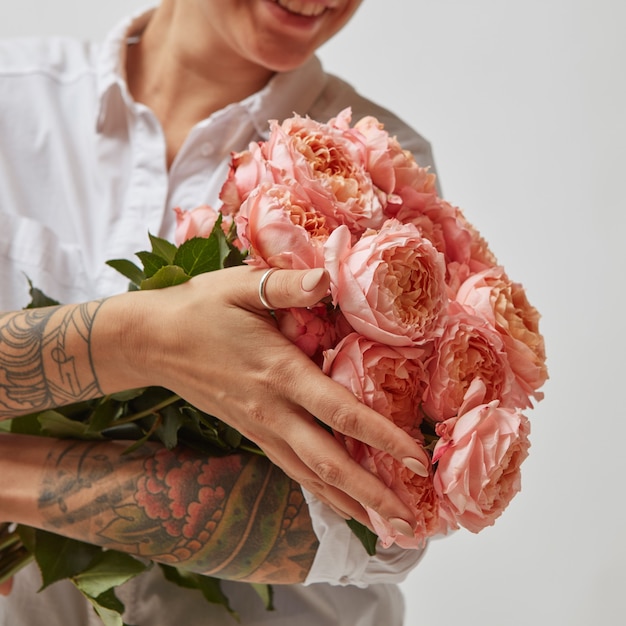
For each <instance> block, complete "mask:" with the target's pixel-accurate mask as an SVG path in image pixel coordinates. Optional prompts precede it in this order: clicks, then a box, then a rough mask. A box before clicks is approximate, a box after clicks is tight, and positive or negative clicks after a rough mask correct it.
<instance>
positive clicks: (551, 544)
mask: <svg viewBox="0 0 626 626" xmlns="http://www.w3.org/2000/svg"><path fill="white" fill-rule="evenodd" d="M143 4H144V3H143V2H139V1H137V0H132V1H131V0H107V1H106V2H102V1H100V2H89V1H86V0H80V1H79V0H56V1H54V2H51V1H50V0H20V1H19V2H12V3H8V2H6V1H5V2H3V3H2V5H0V36H10V35H22V34H69V35H77V36H84V37H90V38H91V37H95V38H101V37H102V36H103V35H104V33H105V32H106V31H107V30H108V29H109V27H110V26H111V25H113V24H114V23H115V22H116V21H117V20H118V18H120V17H121V16H122V15H124V14H125V13H126V12H128V11H131V10H134V9H135V8H137V7H141V6H143ZM625 32H626V3H624V2H623V1H622V0H525V1H524V2H515V3H514V2H507V1H506V0H473V1H472V0H438V1H436V2H435V1H434V0H413V1H411V2H407V1H406V0H365V1H364V3H363V6H362V7H361V8H360V9H359V12H358V13H357V15H356V16H355V18H354V20H353V21H352V22H351V23H350V24H349V25H348V27H347V28H346V29H345V30H344V31H343V32H342V33H340V34H339V35H338V36H337V37H336V38H335V39H334V40H333V41H331V42H330V43H329V44H327V45H326V46H325V47H324V48H323V49H322V51H321V56H322V59H323V61H324V64H325V66H326V68H327V69H328V70H331V71H333V72H334V73H337V74H339V75H340V76H342V77H344V78H347V79H349V80H350V81H351V82H352V83H353V84H354V85H355V86H356V87H357V88H358V89H359V90H360V91H362V92H363V93H364V94H365V95H367V96H369V97H370V98H372V99H374V100H376V101H377V102H379V103H380V104H383V105H385V106H387V107H388V108H391V109H393V110H394V111H395V112H396V113H397V114H399V115H400V116H401V117H403V118H404V119H405V120H406V121H407V122H409V123H410V124H411V125H412V126H413V127H414V128H416V129H417V130H418V131H419V132H421V133H422V134H423V135H424V136H426V137H427V138H428V139H429V140H430V141H431V142H432V143H433V146H434V150H435V159H436V162H437V166H438V170H439V174H440V176H441V182H442V185H443V190H444V196H445V197H446V198H447V199H448V200H450V201H451V202H453V203H454V204H457V205H459V206H461V207H462V208H463V209H464V210H465V213H466V215H467V217H468V218H469V219H470V221H472V222H473V223H474V224H475V225H476V226H477V227H478V228H479V229H480V230H481V232H482V233H483V235H484V236H485V237H486V238H487V240H488V241H489V242H490V244H491V247H492V249H494V251H495V252H496V254H497V255H498V257H499V260H500V261H501V263H502V264H503V265H504V266H505V267H506V268H507V270H508V272H509V274H510V275H511V276H512V278H513V279H515V280H517V281H520V282H522V283H524V285H525V286H526V288H527V292H528V294H529V297H530V299H531V301H532V303H533V304H534V305H535V306H536V307H537V308H538V309H539V310H540V311H541V312H542V314H543V319H542V330H543V333H544V335H545V338H546V346H547V351H548V357H549V361H548V363H549V368H550V375H551V378H550V380H549V382H548V383H547V384H546V386H545V388H544V390H545V393H546V398H545V400H544V401H543V402H542V403H540V404H539V405H538V406H537V408H536V409H535V410H534V411H531V412H529V413H528V416H529V417H530V419H531V423H532V427H533V435H532V444H533V445H532V449H531V456H530V457H529V459H528V460H527V461H526V463H525V465H524V472H523V490H522V492H521V494H519V495H518V496H517V497H516V498H515V500H514V501H513V502H512V504H511V505H510V507H509V508H508V510H507V511H506V512H505V513H504V515H503V516H502V518H500V519H499V520H498V521H497V522H496V525H495V526H494V527H492V528H489V529H487V530H485V531H483V532H482V533H480V534H479V535H472V534H470V533H469V532H467V531H460V532H459V533H457V534H456V535H455V536H453V537H450V538H447V539H444V540H442V541H439V542H436V543H434V544H432V545H431V547H430V548H429V552H428V553H427V555H426V557H425V558H424V560H423V561H422V564H421V565H420V567H418V568H417V569H416V570H415V571H414V572H413V573H412V574H411V575H410V577H409V579H408V580H407V582H406V583H405V584H404V585H403V588H404V591H405V594H406V597H407V604H408V616H407V626H414V625H415V626H417V625H420V624H429V625H430V624H436V625H437V626H456V625H457V624H463V625H464V626H474V625H475V626H528V625H533V626H544V625H550V626H589V625H595V624H602V625H603V626H613V625H616V626H617V625H623V624H626V601H625V596H626V565H625V563H626V537H625V535H626V524H625V520H624V513H623V504H622V502H623V500H624V499H625V498H626V488H625V482H624V481H625V478H626V461H625V458H626V454H625V453H624V444H625V442H626V412H625V410H624V394H623V392H622V391H623V389H622V385H623V384H624V383H625V381H624V374H626V368H625V367H624V353H625V349H626V342H625V340H624V333H625V329H624V321H623V320H624V309H623V308H622V303H623V294H622V292H623V289H624V286H625V284H626V281H625V280H624V274H625V273H626V255H625V253H624V243H623V238H624V234H625V231H626V220H625V218H624V203H623V197H624V193H625V190H624V182H625V181H626V175H625V173H624V170H625V169H626V147H625V146H626V85H625V75H626V67H625V66H626V35H625ZM381 626H385V625H384V624H381Z"/></svg>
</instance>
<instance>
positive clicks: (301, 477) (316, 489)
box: [264, 448, 373, 530]
mask: <svg viewBox="0 0 626 626" xmlns="http://www.w3.org/2000/svg"><path fill="white" fill-rule="evenodd" d="M264 452H265V454H266V455H267V457H268V459H269V460H270V461H272V463H274V465H278V466H279V467H281V468H282V469H283V471H284V472H285V473H286V474H287V475H288V476H289V477H290V478H291V479H292V480H294V481H296V482H297V483H298V484H299V485H301V486H302V487H304V488H305V489H306V490H307V491H309V492H310V493H312V494H313V495H314V496H315V497H316V498H317V499H318V500H320V501H321V502H323V503H324V504H326V505H327V506H328V507H330V508H331V509H332V510H333V511H335V513H337V515H339V516H340V517H342V518H343V519H355V520H357V521H358V522H360V523H361V524H363V525H365V526H368V527H369V528H370V529H371V530H373V528H372V525H371V522H370V519H369V517H368V515H367V512H366V511H365V509H364V508H363V506H362V505H361V504H360V503H359V502H357V501H356V500H355V499H354V498H351V497H350V496H349V495H348V494H346V493H345V492H343V491H340V490H339V489H337V488H336V487H333V486H332V485H329V484H328V483H325V482H323V481H322V480H321V479H320V478H319V476H317V475H316V474H315V473H314V472H313V471H312V470H311V469H310V468H309V467H307V466H306V465H305V464H304V463H303V462H302V461H301V460H300V458H299V457H298V456H297V455H296V454H295V453H294V452H293V450H291V449H289V448H286V449H285V448H281V450H280V453H279V454H278V455H276V454H275V453H273V452H272V451H271V450H270V449H269V448H268V449H267V450H264Z"/></svg>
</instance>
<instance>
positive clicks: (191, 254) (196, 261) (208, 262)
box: [174, 233, 230, 276]
mask: <svg viewBox="0 0 626 626" xmlns="http://www.w3.org/2000/svg"><path fill="white" fill-rule="evenodd" d="M229 252H230V249H229V248H228V244H227V243H226V239H225V238H224V235H223V233H222V236H221V237H219V236H214V235H211V236H210V237H193V238H192V239H188V240H187V241H185V242H184V243H183V244H182V245H181V246H180V248H179V249H178V252H177V253H176V257H175V258H174V263H175V264H176V265H180V267H182V268H183V269H184V270H185V272H187V274H189V275H190V276H197V275H198V274H204V273H206V272H213V271H215V270H219V269H221V268H222V267H223V266H224V265H223V262H224V259H225V258H226V257H227V256H228V253H229Z"/></svg>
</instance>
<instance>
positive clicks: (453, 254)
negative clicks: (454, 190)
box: [395, 194, 496, 298]
mask: <svg viewBox="0 0 626 626" xmlns="http://www.w3.org/2000/svg"><path fill="white" fill-rule="evenodd" d="M421 197H422V199H423V200H424V201H423V202H422V203H421V204H420V202H419V200H418V199H415V201H414V202H405V203H403V204H402V206H401V207H400V208H399V209H398V211H397V212H396V214H395V217H396V219H398V220H399V221H401V222H403V223H411V224H414V225H415V226H416V227H417V228H418V230H419V231H420V233H421V234H422V235H423V236H424V237H426V238H427V239H429V240H430V241H431V242H432V243H433V245H434V246H435V248H437V250H439V252H441V253H442V254H443V255H444V258H445V262H446V283H447V285H448V293H449V297H451V298H454V296H455V294H456V292H457V290H458V288H459V286H460V285H461V283H462V282H463V281H464V280H466V279H467V278H468V277H469V276H470V275H471V274H473V273H475V272H479V271H482V270H484V269H487V268H489V267H493V266H494V265H496V259H495V256H494V255H493V254H492V252H491V251H490V250H489V248H488V246H487V243H486V242H485V240H484V239H483V238H482V237H481V236H480V233H479V232H478V231H477V230H476V229H475V228H474V227H473V226H472V225H471V224H470V223H469V222H468V221H467V220H466V219H465V216H464V215H463V213H462V211H461V209H459V208H458V207H455V206H453V205H451V204H450V203H449V202H446V201H445V200H442V199H441V198H438V197H437V196H436V195H433V196H431V197H430V199H429V200H427V201H426V200H425V199H426V198H427V196H425V195H424V194H421Z"/></svg>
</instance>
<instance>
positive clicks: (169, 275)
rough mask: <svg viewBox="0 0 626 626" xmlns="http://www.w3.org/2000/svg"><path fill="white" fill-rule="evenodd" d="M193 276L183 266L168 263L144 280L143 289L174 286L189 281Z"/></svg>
mask: <svg viewBox="0 0 626 626" xmlns="http://www.w3.org/2000/svg"><path fill="white" fill-rule="evenodd" d="M190 278H191V276H189V275H188V274H187V273H185V270H183V269H182V268H181V267H178V266H176V265H166V266H164V267H162V268H161V269H160V270H159V271H158V272H157V273H156V274H155V275H154V276H152V277H151V278H146V280H144V281H142V283H141V288H142V289H163V288H165V287H173V286H174V285H180V284H182V283H185V282H187V281H188V280H189V279H190Z"/></svg>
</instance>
